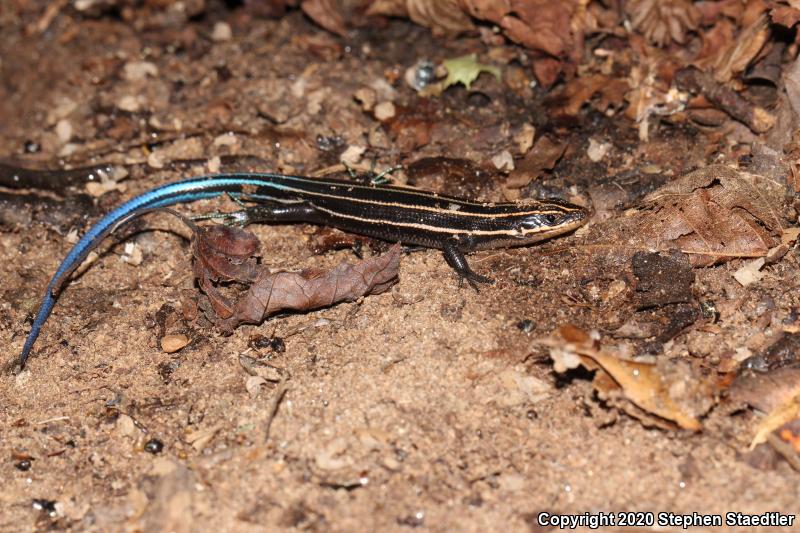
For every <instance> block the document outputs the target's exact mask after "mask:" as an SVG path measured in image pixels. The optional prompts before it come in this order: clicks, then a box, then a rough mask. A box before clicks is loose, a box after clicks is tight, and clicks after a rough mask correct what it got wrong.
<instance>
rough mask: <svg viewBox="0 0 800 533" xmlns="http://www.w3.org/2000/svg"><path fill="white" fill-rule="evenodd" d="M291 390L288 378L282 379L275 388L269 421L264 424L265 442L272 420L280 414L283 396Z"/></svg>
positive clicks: (268, 416) (268, 413)
mask: <svg viewBox="0 0 800 533" xmlns="http://www.w3.org/2000/svg"><path fill="white" fill-rule="evenodd" d="M288 390H289V384H288V383H287V381H286V378H283V379H281V381H280V383H279V384H278V388H277V389H275V394H273V395H272V400H270V402H269V409H268V411H267V422H266V424H265V425H264V443H266V442H267V441H268V440H269V431H270V429H271V428H272V421H273V420H275V416H276V415H277V414H278V407H280V405H281V401H282V400H283V397H284V396H286V391H288Z"/></svg>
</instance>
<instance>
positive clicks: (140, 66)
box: [122, 61, 158, 81]
mask: <svg viewBox="0 0 800 533" xmlns="http://www.w3.org/2000/svg"><path fill="white" fill-rule="evenodd" d="M122 75H123V77H124V78H125V79H126V80H128V81H136V80H143V79H145V78H146V77H147V76H150V77H152V78H155V77H156V76H158V67H157V66H156V65H155V63H151V62H149V61H128V62H127V63H125V67H123V69H122Z"/></svg>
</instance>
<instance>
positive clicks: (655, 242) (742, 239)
mask: <svg viewBox="0 0 800 533" xmlns="http://www.w3.org/2000/svg"><path fill="white" fill-rule="evenodd" d="M784 189H785V185H784V184H783V183H782V182H781V181H779V180H776V179H773V178H770V177H767V176H760V175H757V174H751V173H748V172H742V171H740V170H737V169H733V168H730V167H726V166H722V165H712V166H708V167H705V168H701V169H699V170H696V171H694V172H690V173H689V174H686V175H685V176H683V177H681V178H678V179H677V180H674V181H672V182H670V183H669V184H667V185H665V186H663V187H661V188H660V189H658V190H657V191H655V192H653V193H651V194H649V195H648V196H647V197H646V198H645V199H644V202H643V205H642V206H641V207H640V208H639V209H637V210H633V211H630V212H629V213H627V216H626V217H625V218H623V219H616V220H615V221H614V222H613V223H608V224H598V225H596V226H595V227H593V228H592V232H591V233H590V235H589V236H588V238H589V239H590V240H591V242H592V243H593V246H598V245H602V246H605V247H606V248H607V249H610V250H619V251H620V253H622V251H624V250H629V251H630V250H633V251H637V250H644V251H646V250H661V251H668V250H674V249H677V250H679V251H681V252H683V253H685V254H687V255H688V256H689V262H690V263H691V265H692V266H693V267H698V266H710V265H713V264H717V263H722V262H724V261H728V260H730V259H734V258H744V257H765V256H766V255H767V254H768V253H769V251H770V249H772V248H773V247H775V246H777V245H778V244H780V238H781V235H782V233H783V229H784V226H785V222H784V219H783V215H782V212H783V209H784Z"/></svg>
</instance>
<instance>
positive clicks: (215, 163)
mask: <svg viewBox="0 0 800 533" xmlns="http://www.w3.org/2000/svg"><path fill="white" fill-rule="evenodd" d="M206 167H208V171H209V172H211V173H212V174H216V173H218V172H219V169H220V168H221V167H222V160H221V159H220V157H219V156H218V155H215V156H214V157H212V158H210V159H209V160H208V161H207V162H206Z"/></svg>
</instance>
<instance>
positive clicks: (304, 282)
mask: <svg viewBox="0 0 800 533" xmlns="http://www.w3.org/2000/svg"><path fill="white" fill-rule="evenodd" d="M399 264H400V245H399V244H395V245H394V246H392V248H390V250H389V252H387V253H385V254H383V255H380V256H377V257H373V258H370V259H365V260H362V261H359V262H357V263H354V264H348V263H346V262H342V263H340V264H338V265H337V266H335V267H334V268H332V269H330V270H322V269H316V268H314V269H306V270H302V271H300V272H276V273H271V272H268V271H266V270H262V271H261V273H260V275H259V276H258V278H257V279H256V280H255V282H254V283H253V285H251V286H250V288H249V289H248V291H247V292H246V293H245V295H244V296H243V297H241V298H240V299H239V300H238V301H237V302H236V303H235V304H234V306H233V308H232V314H231V315H230V317H227V318H223V319H221V320H218V321H217V325H218V326H219V327H220V328H221V329H222V330H223V331H226V332H230V331H233V330H234V329H235V328H236V327H237V326H239V325H240V324H258V323H260V322H261V321H263V320H264V318H266V317H267V316H269V315H271V314H274V313H276V312H278V311H282V310H287V309H291V310H295V311H307V310H310V309H317V308H320V307H328V306H330V305H333V304H335V303H340V302H352V301H354V300H356V299H358V298H360V297H362V296H366V295H369V294H380V293H381V292H384V291H386V289H388V288H389V287H391V286H392V285H393V284H394V283H395V282H396V281H397V273H398V267H399Z"/></svg>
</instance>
